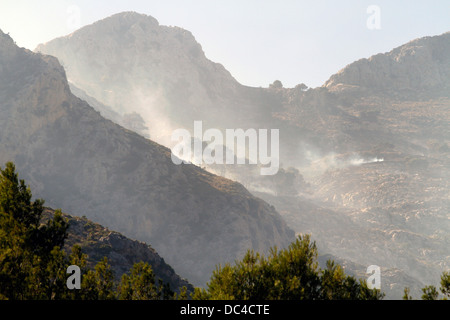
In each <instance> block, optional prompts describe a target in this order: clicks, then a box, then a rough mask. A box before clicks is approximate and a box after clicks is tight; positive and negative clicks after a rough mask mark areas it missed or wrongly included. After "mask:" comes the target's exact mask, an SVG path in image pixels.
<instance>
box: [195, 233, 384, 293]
mask: <svg viewBox="0 0 450 320" xmlns="http://www.w3.org/2000/svg"><path fill="white" fill-rule="evenodd" d="M382 297H383V294H381V293H380V292H379V291H378V290H375V289H373V290H371V289H369V288H368V287H367V284H366V283H365V281H359V282H358V281H357V280H356V279H355V278H353V277H350V276H347V275H345V273H344V271H343V269H342V268H341V267H340V266H338V265H335V263H334V262H332V261H328V263H327V268H326V269H325V270H321V269H320V268H319V266H318V263H317V248H316V245H315V243H314V242H311V239H310V237H309V236H308V235H306V236H304V237H298V238H297V239H296V241H295V242H294V243H292V244H291V245H290V246H289V248H287V249H286V250H281V251H278V250H277V249H276V248H275V249H272V250H271V253H270V255H269V256H268V257H267V258H265V257H263V256H261V255H260V254H258V253H254V252H253V251H248V252H247V254H246V255H245V257H244V258H243V259H242V261H237V262H236V264H235V265H234V266H232V265H230V264H226V265H224V266H223V267H222V266H218V267H217V268H216V270H215V271H214V272H213V274H212V277H211V281H210V282H209V283H208V285H207V288H206V289H199V288H196V289H195V292H194V294H193V295H192V298H193V299H198V300H207V299H214V300H216V299H238V300H273V299H277V300H303V299H307V300H314V299H316V300H317V299H361V300H369V299H374V300H377V299H381V298H382Z"/></svg>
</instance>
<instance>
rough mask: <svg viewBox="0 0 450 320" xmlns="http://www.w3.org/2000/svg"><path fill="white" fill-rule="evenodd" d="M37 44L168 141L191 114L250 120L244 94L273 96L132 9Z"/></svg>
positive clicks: (211, 120)
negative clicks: (241, 80)
mask: <svg viewBox="0 0 450 320" xmlns="http://www.w3.org/2000/svg"><path fill="white" fill-rule="evenodd" d="M35 51H36V52H42V53H46V54H50V55H53V56H56V57H57V58H58V59H59V60H60V61H61V63H62V64H63V65H64V68H65V69H66V72H67V74H68V76H69V80H70V82H71V83H73V85H75V86H76V87H78V88H80V89H82V90H84V91H85V93H86V94H87V95H89V96H91V97H93V98H95V99H97V100H98V101H100V102H101V103H103V104H104V105H107V106H110V107H111V108H112V109H113V110H114V111H115V112H117V113H119V114H121V115H122V114H125V113H130V112H136V113H138V114H139V115H140V116H142V118H143V119H144V121H145V125H146V126H147V127H148V132H147V133H148V134H150V137H151V138H152V139H153V140H155V141H156V142H159V143H162V144H164V145H166V146H167V145H168V144H169V143H170V135H171V134H172V131H173V130H174V129H177V128H179V127H184V128H188V129H192V126H193V122H194V120H203V122H204V125H205V127H206V126H210V127H218V128H234V126H238V127H239V126H241V125H242V126H247V127H251V124H252V123H255V124H256V122H255V121H254V119H253V118H254V112H253V107H254V106H253V101H252V99H249V95H251V96H259V95H261V96H262V97H261V103H262V105H265V106H267V105H270V103H271V101H270V99H269V100H268V101H266V99H265V98H267V95H265V94H264V92H263V91H262V90H255V89H254V88H249V87H245V86H242V85H241V84H239V83H238V82H237V81H236V80H235V79H234V78H233V77H232V76H231V74H230V73H229V72H228V71H227V70H226V69H225V68H224V67H223V66H222V65H221V64H218V63H214V62H212V61H210V60H209V59H207V58H206V56H205V54H204V52H203V50H202V47H201V45H200V44H199V43H198V42H197V41H196V40H195V38H194V36H193V35H192V34H191V33H190V32H189V31H187V30H184V29H182V28H178V27H168V26H162V25H159V23H158V21H157V20H156V19H155V18H153V17H150V16H147V15H144V14H139V13H135V12H123V13H119V14H116V15H113V16H111V17H108V18H106V19H104V20H101V21H98V22H96V23H94V24H92V25H89V26H86V27H83V28H81V29H80V30H77V31H75V32H74V33H72V34H70V35H69V36H67V37H62V38H57V39H54V40H52V41H50V42H48V43H46V44H43V45H39V46H38V47H37V48H36V50H35ZM213 110H215V111H214V112H212V111H213ZM217 111H220V112H217ZM231 126H232V127H231Z"/></svg>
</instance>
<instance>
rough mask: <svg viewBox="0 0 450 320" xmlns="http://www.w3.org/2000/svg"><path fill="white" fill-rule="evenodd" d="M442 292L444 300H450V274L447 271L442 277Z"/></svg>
mask: <svg viewBox="0 0 450 320" xmlns="http://www.w3.org/2000/svg"><path fill="white" fill-rule="evenodd" d="M441 292H442V294H443V295H444V299H445V300H447V299H448V298H450V272H449V271H445V272H443V273H442V275H441Z"/></svg>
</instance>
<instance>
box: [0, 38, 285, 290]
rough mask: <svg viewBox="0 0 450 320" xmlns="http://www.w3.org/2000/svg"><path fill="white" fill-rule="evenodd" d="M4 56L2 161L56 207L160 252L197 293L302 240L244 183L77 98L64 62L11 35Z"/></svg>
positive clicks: (0, 65) (4, 43) (1, 67)
mask: <svg viewBox="0 0 450 320" xmlns="http://www.w3.org/2000/svg"><path fill="white" fill-rule="evenodd" d="M3 38H4V39H3ZM9 39H10V38H9ZM0 47H1V49H0V53H5V52H6V53H5V56H2V55H0V70H1V77H0V93H1V95H0V101H2V104H1V110H0V112H1V113H2V114H3V115H5V116H3V117H1V118H0V139H1V140H0V142H1V144H0V161H1V162H3V163H5V162H7V161H13V162H14V163H16V166H17V168H18V170H20V172H22V175H23V177H24V178H25V179H26V181H28V182H29V183H30V185H31V187H32V188H33V190H34V193H35V195H36V196H38V197H41V198H44V199H46V201H47V203H48V205H49V206H51V207H57V208H64V210H66V211H68V212H71V213H72V214H83V215H86V216H87V217H88V218H89V219H91V220H94V221H96V222H98V223H101V224H103V225H105V226H106V227H109V228H112V229H114V230H117V231H119V232H121V233H124V234H125V235H127V236H131V237H133V238H136V239H139V240H141V241H146V242H149V243H152V245H153V246H154V247H155V248H156V249H157V251H158V252H159V253H160V254H161V255H162V256H163V257H164V258H165V259H166V261H168V262H169V264H170V265H172V266H173V267H174V268H176V269H177V270H178V272H179V274H181V275H182V276H183V277H185V278H189V280H190V281H191V282H192V283H194V284H196V285H200V284H204V283H205V282H206V281H207V280H208V278H209V274H210V272H212V270H213V269H214V267H215V265H216V264H217V263H220V262H224V261H234V259H236V258H238V257H240V256H242V255H243V254H244V253H245V251H246V250H247V249H255V250H258V251H265V250H268V249H269V248H270V247H271V246H274V245H277V246H280V247H283V246H285V245H287V244H288V243H289V242H290V241H291V240H292V238H293V236H294V234H293V232H292V230H290V229H289V228H288V227H287V225H286V224H285V222H284V221H283V220H282V218H281V217H280V216H279V214H278V213H277V212H276V211H275V210H274V209H273V207H270V206H269V205H268V204H267V203H265V202H264V201H262V200H260V199H258V198H256V197H254V196H252V195H251V194H250V193H249V192H248V191H246V190H245V188H244V187H243V186H242V185H240V184H239V183H236V182H233V181H231V180H228V179H224V178H221V177H218V176H215V175H213V174H210V173H207V172H205V171H203V170H202V169H201V168H199V167H196V166H194V165H186V164H183V165H180V166H177V165H174V164H173V163H172V161H171V152H170V149H168V148H167V147H164V146H161V145H159V144H157V143H155V142H153V141H151V140H148V139H145V138H144V137H142V136H140V135H138V134H137V133H135V132H132V131H130V130H126V129H124V128H122V127H120V126H118V125H116V124H114V123H113V122H112V121H110V120H105V119H104V118H102V117H101V115H100V113H99V112H97V111H95V110H94V109H92V107H90V106H89V105H88V104H87V103H86V102H84V101H83V100H81V99H79V98H77V97H75V96H73V95H72V94H71V92H70V87H69V84H68V82H67V79H66V75H65V71H64V68H63V67H62V66H61V65H60V64H59V62H58V60H57V59H56V58H54V57H50V56H46V55H42V54H39V53H32V52H31V51H25V50H23V49H19V48H17V47H16V46H15V45H14V44H13V43H12V42H11V41H10V40H6V35H4V34H3V33H0ZM8 52H12V54H7V53H8Z"/></svg>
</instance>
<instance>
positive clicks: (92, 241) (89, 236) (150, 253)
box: [42, 208, 194, 292]
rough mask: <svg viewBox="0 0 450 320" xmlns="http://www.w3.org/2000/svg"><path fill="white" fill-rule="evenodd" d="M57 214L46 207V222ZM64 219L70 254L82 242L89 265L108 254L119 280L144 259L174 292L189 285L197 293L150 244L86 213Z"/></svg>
mask: <svg viewBox="0 0 450 320" xmlns="http://www.w3.org/2000/svg"><path fill="white" fill-rule="evenodd" d="M54 213H55V211H54V210H53V209H51V208H45V210H44V212H43V220H42V222H45V221H46V219H49V218H52V217H53V215H54ZM63 218H64V219H66V220H67V221H68V223H69V228H68V230H67V234H68V236H67V239H66V241H65V248H64V249H65V250H66V251H67V252H69V253H70V252H71V248H72V247H73V246H74V245H79V246H80V247H81V250H82V252H83V253H84V254H86V255H87V256H88V257H87V267H88V268H91V269H93V268H94V267H95V265H96V264H97V263H98V262H100V260H102V259H103V257H107V258H108V263H109V264H110V265H111V269H112V270H113V272H114V277H115V279H116V280H117V281H119V280H120V278H121V276H122V275H123V274H124V273H127V272H129V271H130V269H131V268H132V267H133V265H134V264H135V263H138V262H141V261H142V262H146V263H148V264H150V265H151V267H152V270H153V272H154V273H155V278H156V279H161V280H162V281H163V282H164V283H168V284H169V285H170V288H171V289H172V290H173V291H179V289H181V288H182V287H183V286H185V287H186V288H187V289H188V292H193V290H194V287H193V286H192V284H190V283H189V282H188V281H187V280H186V279H182V278H181V277H180V276H179V275H178V274H176V273H175V271H174V270H173V268H172V267H171V266H169V265H168V264H167V263H166V262H165V261H164V259H163V258H161V257H160V256H159V254H158V253H157V252H156V250H155V249H153V248H152V247H151V246H150V245H148V244H146V243H144V242H141V241H137V240H132V239H129V238H127V237H125V236H124V235H122V234H120V233H119V232H116V231H111V230H109V229H108V228H105V227H103V226H102V225H99V224H98V223H94V222H92V221H91V220H89V219H87V218H86V217H84V216H83V217H76V216H72V215H69V214H65V213H64V214H63Z"/></svg>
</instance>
